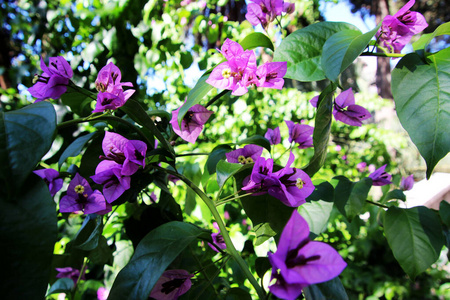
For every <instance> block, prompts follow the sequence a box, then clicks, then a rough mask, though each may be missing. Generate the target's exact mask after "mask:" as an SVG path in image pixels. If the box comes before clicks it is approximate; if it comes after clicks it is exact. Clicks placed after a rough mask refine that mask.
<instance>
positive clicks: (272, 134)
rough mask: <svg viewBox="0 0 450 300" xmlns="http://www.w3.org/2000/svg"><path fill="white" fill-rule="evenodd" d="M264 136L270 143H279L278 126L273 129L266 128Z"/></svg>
mask: <svg viewBox="0 0 450 300" xmlns="http://www.w3.org/2000/svg"><path fill="white" fill-rule="evenodd" d="M264 137H265V138H266V139H268V140H269V142H270V144H271V145H278V144H279V143H281V134H280V127H277V128H275V129H271V128H268V129H267V132H266V134H265V135H264Z"/></svg>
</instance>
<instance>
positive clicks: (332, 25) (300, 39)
mask: <svg viewBox="0 0 450 300" xmlns="http://www.w3.org/2000/svg"><path fill="white" fill-rule="evenodd" d="M343 30H358V28H356V27H355V26H353V25H350V24H348V23H344V22H319V23H315V24H312V25H309V26H307V27H305V28H302V29H299V30H297V31H295V32H294V33H291V34H290V35H289V36H288V37H287V38H285V39H284V40H283V41H282V42H281V44H280V46H279V47H278V48H277V49H276V50H275V53H274V58H273V61H287V66H288V69H287V73H286V75H285V76H284V77H286V78H290V79H295V80H298V81H317V80H322V79H325V73H324V71H323V69H322V64H321V57H322V51H323V50H322V49H323V47H324V45H325V42H326V41H327V39H328V38H330V37H331V36H332V35H333V34H335V33H337V32H340V31H343Z"/></svg>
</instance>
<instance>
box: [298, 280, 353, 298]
mask: <svg viewBox="0 0 450 300" xmlns="http://www.w3.org/2000/svg"><path fill="white" fill-rule="evenodd" d="M304 292H305V299H306V300H328V299H329V300H348V296H347V292H346V291H345V288H344V286H343V285H342V282H341V280H340V279H339V277H335V278H333V279H332V280H329V281H326V282H322V283H319V284H313V285H310V286H308V287H307V288H305V290H304Z"/></svg>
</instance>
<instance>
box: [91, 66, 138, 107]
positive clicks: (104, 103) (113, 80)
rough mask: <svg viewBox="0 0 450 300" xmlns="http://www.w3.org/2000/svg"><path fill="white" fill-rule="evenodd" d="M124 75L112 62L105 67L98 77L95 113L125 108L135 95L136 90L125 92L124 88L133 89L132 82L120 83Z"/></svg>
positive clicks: (96, 81)
mask: <svg viewBox="0 0 450 300" xmlns="http://www.w3.org/2000/svg"><path fill="white" fill-rule="evenodd" d="M121 80H122V73H121V72H120V70H119V68H118V67H117V66H116V65H114V64H113V63H112V62H110V63H108V64H107V65H106V66H104V67H103V68H102V69H101V70H100V72H99V73H98V75H97V79H96V80H95V87H96V88H97V90H98V91H99V93H98V95H97V103H96V105H95V109H94V110H93V111H92V112H93V113H97V112H103V111H105V110H107V109H109V110H116V109H117V108H119V107H121V106H123V105H124V104H125V103H126V102H127V100H128V99H129V98H130V97H131V95H133V94H134V92H135V90H133V89H129V90H126V91H124V90H123V87H124V86H128V87H132V86H133V84H132V83H131V82H120V81H121Z"/></svg>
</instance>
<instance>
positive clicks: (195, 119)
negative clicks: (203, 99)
mask: <svg viewBox="0 0 450 300" xmlns="http://www.w3.org/2000/svg"><path fill="white" fill-rule="evenodd" d="M180 108H181V107H179V108H178V109H176V110H174V111H172V119H171V120H170V124H172V128H173V131H174V132H175V133H176V134H177V135H178V136H179V137H181V138H182V139H183V140H185V141H188V142H190V143H195V141H196V140H197V138H198V136H199V135H200V133H201V132H202V130H203V125H204V124H205V123H206V121H208V119H209V117H210V116H211V115H212V114H213V112H212V111H210V110H207V109H206V108H205V107H203V106H201V105H200V104H195V105H194V106H192V107H191V108H189V110H188V111H187V113H186V114H185V115H184V118H183V120H182V121H181V128H180V126H179V124H178V113H179V111H180Z"/></svg>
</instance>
